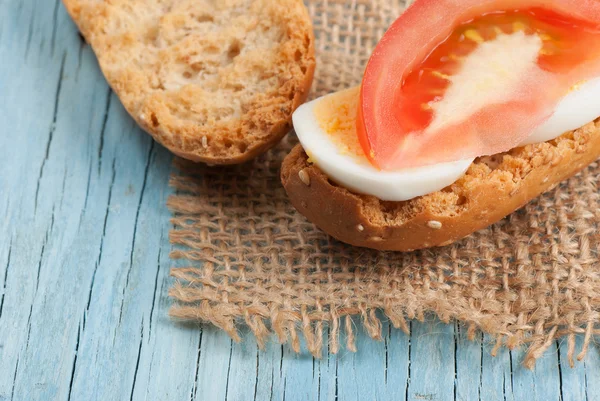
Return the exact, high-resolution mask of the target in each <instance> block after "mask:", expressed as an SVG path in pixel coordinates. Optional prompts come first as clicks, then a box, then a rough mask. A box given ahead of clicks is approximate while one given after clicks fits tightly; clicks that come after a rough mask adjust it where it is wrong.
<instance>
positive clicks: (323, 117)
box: [293, 78, 600, 202]
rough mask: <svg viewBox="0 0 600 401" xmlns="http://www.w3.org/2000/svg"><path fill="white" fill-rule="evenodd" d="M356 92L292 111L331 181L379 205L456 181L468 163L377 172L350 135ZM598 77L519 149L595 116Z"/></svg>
mask: <svg viewBox="0 0 600 401" xmlns="http://www.w3.org/2000/svg"><path fill="white" fill-rule="evenodd" d="M359 95H360V88H358V87H356V88H352V89H348V90H345V91H341V92H337V93H333V94H330V95H327V96H324V97H322V98H319V99H316V100H314V101H312V102H309V103H306V104H304V105H302V106H300V107H299V108H298V110H296V112H295V113H294V115H293V122H294V128H295V130H296V134H297V135H298V138H299V139H300V142H301V143H302V146H303V148H304V150H305V151H306V153H307V154H308V156H309V162H311V163H314V164H316V165H317V166H318V167H319V168H320V169H321V170H322V171H323V172H324V173H325V174H326V175H327V176H328V177H329V178H330V179H331V180H333V181H334V182H336V183H337V184H339V185H341V186H343V187H345V188H348V189H349V190H351V191H353V192H355V193H360V194H365V195H372V196H375V197H377V198H379V199H381V200H384V201H397V202H398V201H406V200H410V199H414V198H417V197H419V196H424V195H427V194H430V193H433V192H437V191H439V190H441V189H444V188H446V187H447V186H449V185H451V184H453V183H454V182H456V181H457V180H458V179H459V178H460V177H462V176H463V175H464V174H465V172H466V171H467V170H468V168H469V166H470V165H471V163H472V162H473V160H474V159H467V160H460V161H456V162H449V163H439V164H433V165H429V166H424V167H417V168H407V169H401V170H395V171H384V170H379V169H377V168H375V167H373V165H372V164H371V163H370V162H369V161H368V160H367V158H366V157H365V155H364V151H363V149H362V147H361V145H360V143H359V141H358V136H357V133H356V112H357V110H358V101H359ZM597 99H600V78H594V79H592V80H589V81H587V82H583V83H581V84H579V85H577V86H575V87H573V88H572V89H571V91H570V92H569V93H568V94H567V95H565V96H564V97H563V99H562V100H561V101H560V102H559V103H558V104H557V106H556V108H555V110H554V113H553V114H552V115H551V116H550V117H549V118H548V119H547V120H546V121H545V122H544V123H543V124H541V125H540V126H538V127H537V128H536V129H535V130H534V132H533V133H532V134H531V135H530V136H529V137H528V138H527V140H526V141H524V142H523V143H522V144H521V146H525V145H528V144H533V143H540V142H546V141H550V140H552V139H555V138H557V137H559V136H561V135H562V134H564V133H565V132H568V131H571V130H575V129H577V128H579V127H582V126H584V125H585V124H587V123H589V122H591V121H594V120H595V119H596V118H598V117H599V116H600V102H599V101H598V100H597Z"/></svg>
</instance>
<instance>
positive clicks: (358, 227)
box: [356, 224, 365, 232]
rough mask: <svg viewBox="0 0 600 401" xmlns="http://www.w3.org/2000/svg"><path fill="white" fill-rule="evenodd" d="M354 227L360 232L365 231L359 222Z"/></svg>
mask: <svg viewBox="0 0 600 401" xmlns="http://www.w3.org/2000/svg"><path fill="white" fill-rule="evenodd" d="M356 229H357V230H358V231H361V232H362V231H365V227H364V226H363V225H362V224H359V225H358V226H357V227H356Z"/></svg>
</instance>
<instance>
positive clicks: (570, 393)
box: [0, 0, 600, 401]
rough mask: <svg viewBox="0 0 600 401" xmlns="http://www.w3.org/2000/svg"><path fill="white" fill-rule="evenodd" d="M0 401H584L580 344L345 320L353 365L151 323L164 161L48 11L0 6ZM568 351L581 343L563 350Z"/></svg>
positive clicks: (591, 372)
mask: <svg viewBox="0 0 600 401" xmlns="http://www.w3.org/2000/svg"><path fill="white" fill-rule="evenodd" d="M0 21H1V23H0V61H1V62H0V222H1V225H0V401H7V400H27V401H29V400H61V401H66V400H73V401H79V400H121V399H123V400H208V401H213V400H248V399H255V400H281V401H283V400H309V399H311V400H312V399H316V400H331V401H333V400H344V401H345V400H393V401H396V400H404V399H408V400H486V401H487V400H510V401H513V400H528V401H529V400H531V401H533V400H565V401H567V400H583V399H586V400H600V381H598V380H596V378H597V376H598V373H599V372H600V352H599V350H598V348H597V347H596V346H595V345H592V346H591V348H590V350H589V355H588V357H587V358H586V359H585V361H584V362H583V363H581V364H579V365H577V366H576V368H575V369H571V368H570V367H569V364H568V360H567V351H568V344H567V342H566V340H564V341H563V340H561V341H559V342H557V344H556V345H555V346H554V347H552V348H551V349H550V350H549V352H548V353H547V355H546V356H545V357H544V358H542V360H541V361H540V362H539V364H538V367H537V369H536V371H535V372H530V371H527V370H525V369H524V368H523V367H522V366H521V361H522V358H523V357H524V354H525V350H515V351H513V352H509V351H507V350H501V351H500V352H499V354H498V356H497V357H496V358H492V357H491V356H490V352H491V350H492V348H493V345H494V341H493V339H492V338H489V337H487V336H485V337H483V338H480V339H478V340H477V341H475V342H470V341H468V339H467V328H466V327H464V326H462V325H444V324H442V323H440V322H439V321H437V320H435V319H431V318H428V319H427V321H426V322H424V323H419V322H412V323H411V327H412V335H411V336H406V335H404V333H402V332H400V331H398V330H395V329H392V328H391V327H390V324H389V322H387V321H386V319H384V318H383V317H382V316H380V317H381V318H382V340H381V341H379V342H378V341H372V340H371V339H369V338H368V336H367V335H366V334H365V333H364V330H363V329H362V328H361V327H360V324H358V320H356V321H355V326H356V330H355V333H356V344H357V347H358V348H359V353H357V354H353V353H351V352H349V351H347V350H344V349H341V350H340V353H339V354H338V355H331V354H330V353H329V352H328V351H329V345H328V344H327V338H326V339H325V342H324V344H323V354H324V358H323V359H321V360H315V359H314V358H312V356H309V354H308V353H307V352H306V351H305V350H304V352H303V353H302V354H301V355H296V354H294V353H293V352H292V351H291V349H290V348H289V346H281V345H279V344H278V343H276V341H273V342H271V343H269V344H268V345H267V347H266V350H264V351H259V350H258V347H257V344H256V341H255V339H253V338H252V337H251V336H250V335H249V334H248V332H247V331H244V332H243V333H242V334H243V338H244V341H243V343H242V344H235V343H233V342H232V341H231V340H230V339H229V338H228V337H227V336H226V335H225V334H223V333H221V332H220V331H218V330H217V329H215V328H213V327H200V326H197V325H181V324H177V323H175V322H173V321H171V320H170V319H169V317H168V314H167V313H168V309H169V306H170V300H169V298H168V296H167V291H168V288H169V286H170V285H171V283H172V280H171V278H170V277H169V268H170V266H171V265H172V262H171V261H170V260H169V257H168V253H169V249H170V248H169V243H168V238H167V235H168V230H169V227H170V223H169V213H168V211H167V209H166V207H165V202H166V199H167V197H168V195H169V193H170V190H169V188H168V176H169V173H170V165H171V156H170V155H169V153H168V152H166V151H165V150H164V149H162V148H161V147H160V146H158V145H156V144H154V143H153V142H152V141H151V140H150V138H149V137H148V136H147V135H146V134H144V133H142V132H141V131H140V130H139V129H138V128H137V127H136V126H135V124H134V123H133V122H132V120H131V119H130V118H129V117H128V116H127V114H126V113H125V111H124V110H123V107H122V106H121V105H120V103H119V101H118V99H117V98H116V97H115V96H114V95H113V94H112V93H111V92H110V90H109V88H108V86H107V85H106V82H105V81H104V79H103V78H102V75H101V73H100V71H99V69H98V66H97V63H96V60H95V58H94V55H93V53H92V52H91V50H90V49H89V47H88V46H87V45H85V44H84V43H83V42H82V40H81V38H80V37H79V35H78V34H77V30H76V28H75V26H74V24H73V23H72V22H71V21H70V20H69V18H68V16H67V14H66V12H65V10H64V8H63V7H62V5H61V4H60V2H59V1H57V0H19V1H9V0H0ZM578 345H581V339H578Z"/></svg>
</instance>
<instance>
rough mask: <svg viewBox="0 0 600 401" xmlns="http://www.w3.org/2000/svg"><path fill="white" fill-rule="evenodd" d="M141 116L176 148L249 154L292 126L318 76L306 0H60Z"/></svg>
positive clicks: (191, 154) (206, 157)
mask: <svg viewBox="0 0 600 401" xmlns="http://www.w3.org/2000/svg"><path fill="white" fill-rule="evenodd" d="M63 2H64V4H65V6H66V8H67V10H68V11H69V13H70V15H71V16H72V17H73V19H74V20H75V22H76V23H77V25H78V26H79V29H80V30H81V33H82V34H83V35H84V37H85V38H86V40H87V41H88V42H89V43H90V44H91V46H92V48H93V49H94V52H95V53H96V56H97V57H98V60H99V63H100V67H101V69H102V71H103V73H104V75H105V76H106V79H107V81H108V83H109V84H110V86H111V87H112V88H113V90H114V91H115V92H116V94H117V95H118V96H119V98H120V99H121V101H122V103H123V105H124V106H125V108H126V109H127V111H128V112H129V113H130V114H131V115H132V117H133V118H134V119H135V120H136V121H137V122H138V124H139V125H140V126H141V127H142V128H144V130H146V131H147V132H149V133H150V134H151V135H152V136H153V137H154V138H155V139H156V140H157V141H159V142H160V143H162V144H163V145H164V146H166V147H167V148H169V149H170V150H171V151H172V152H174V153H175V154H177V155H179V156H182V157H184V158H187V159H191V160H193V161H201V162H206V163H210V164H235V163H241V162H244V161H246V160H249V159H251V158H253V157H255V156H257V155H258V154H260V153H262V152H264V151H265V150H267V149H268V148H270V147H271V146H273V145H274V144H276V143H277V142H278V141H279V140H280V139H281V138H282V137H283V136H284V135H285V134H286V133H287V132H288V130H289V128H290V121H291V115H292V113H293V111H294V110H295V109H296V108H297V107H298V106H299V105H300V104H302V103H303V102H304V100H305V99H306V96H307V94H308V91H309V88H310V85H311V83H312V78H313V73H314V68H315V57H314V37H313V31H312V25H311V21H310V18H309V15H308V12H307V10H306V8H305V6H304V4H303V2H302V0H277V1H273V0H107V1H99V0H63Z"/></svg>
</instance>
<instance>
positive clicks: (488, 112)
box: [281, 0, 600, 251]
mask: <svg viewBox="0 0 600 401" xmlns="http://www.w3.org/2000/svg"><path fill="white" fill-rule="evenodd" d="M598 117H600V2H597V1H593V0H551V1H548V0H545V1H540V0H521V1H514V0H416V1H415V2H414V3H413V4H412V5H411V6H410V7H409V8H408V9H407V10H406V11H405V13H404V14H402V15H401V16H400V17H399V18H398V20H396V22H394V23H393V24H392V25H391V27H390V28H389V30H388V31H387V32H386V33H385V35H384V36H383V38H382V39H381V41H380V42H379V44H378V45H377V47H376V48H375V50H374V52H373V54H372V56H371V58H370V60H369V62H368V64H367V67H366V70H365V74H364V77H363V81H362V84H361V85H360V87H356V88H350V89H347V90H344V91H341V92H337V93H333V94H330V95H327V96H325V97H323V98H320V99H317V100H314V101H312V102H310V103H307V104H305V105H303V106H301V107H300V108H299V109H298V110H297V111H296V112H295V113H294V115H293V123H294V128H295V131H296V134H297V136H298V138H299V140H300V145H298V146H297V147H295V148H294V149H293V150H292V151H291V153H290V154H289V155H288V156H287V157H286V159H285V160H284V163H283V166H282V172H281V179H282V182H283V185H284V187H285V189H286V191H287V193H288V195H289V198H290V199H291V202H292V203H293V205H294V206H295V207H296V208H297V209H298V210H299V211H300V212H301V213H302V214H304V215H305V216H306V217H307V218H308V219H309V220H310V221H312V222H313V223H315V224H316V225H317V226H319V227H320V228H321V229H323V230H324V231H325V232H327V233H328V234H330V235H331V236H333V237H335V238H337V239H338V240H340V241H343V242H346V243H349V244H351V245H355V246H361V247H368V248H374V249H379V250H392V251H413V250H417V249H423V248H430V247H438V246H446V245H449V244H452V243H454V242H456V241H458V240H460V239H462V238H464V237H466V236H468V235H470V234H471V233H473V232H475V231H477V230H479V229H482V228H485V227H487V226H489V225H490V224H493V223H495V222H497V221H499V220H501V219H502V218H504V217H505V216H507V215H509V214H510V213H512V212H513V211H515V210H517V209H519V208H521V207H522V206H524V205H526V204H527V203H528V202H530V201H531V200H532V199H534V198H536V197H537V196H539V195H540V194H541V193H543V192H545V191H548V190H549V189H551V188H552V187H554V186H555V185H557V184H558V183H560V182H561V181H563V180H565V179H567V178H569V177H571V176H573V175H574V174H576V173H577V172H579V171H580V170H582V169H583V168H585V167H586V166H588V165H589V164H590V163H592V162H594V161H595V160H596V159H597V158H598V156H600V122H599V121H597V119H598Z"/></svg>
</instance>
